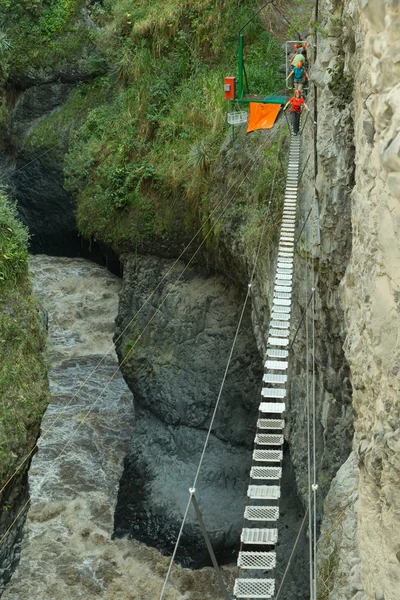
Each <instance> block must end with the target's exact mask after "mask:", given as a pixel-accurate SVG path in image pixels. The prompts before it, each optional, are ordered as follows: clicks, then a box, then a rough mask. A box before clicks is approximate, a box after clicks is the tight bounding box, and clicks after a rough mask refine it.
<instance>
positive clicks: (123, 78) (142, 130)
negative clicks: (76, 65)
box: [0, 0, 284, 251]
mask: <svg viewBox="0 0 400 600" xmlns="http://www.w3.org/2000/svg"><path fill="white" fill-rule="evenodd" d="M13 6H14V8H13ZM18 6H19V8H17V5H12V4H11V3H10V2H8V0H0V9H1V7H2V10H3V12H6V13H7V14H8V15H9V16H10V21H9V26H8V29H7V32H8V34H9V36H10V39H11V42H12V44H14V48H15V50H16V51H18V52H17V53H21V51H22V55H23V56H24V59H23V61H24V62H23V63H22V62H21V63H19V64H17V63H16V62H15V60H16V59H15V57H13V59H12V60H11V59H10V60H11V63H10V64H11V66H10V68H11V69H14V71H15V70H16V71H18V72H19V73H23V72H24V69H25V70H26V69H27V68H29V69H30V68H31V67H32V66H37V65H46V64H47V66H48V67H49V68H52V65H53V68H54V60H49V57H48V51H49V49H51V48H53V49H55V46H57V48H58V41H59V40H60V39H69V38H70V37H71V36H72V37H74V34H76V35H77V36H78V37H79V35H80V33H79V32H80V31H81V27H82V26H83V23H85V22H86V23H87V31H86V33H85V36H86V37H87V38H88V39H90V44H91V45H90V47H89V46H88V47H87V48H90V49H89V50H87V51H86V54H87V56H86V59H85V60H87V61H89V62H90V60H91V52H93V56H94V57H99V56H100V57H101V59H102V60H103V61H104V63H105V64H106V65H107V72H106V74H105V75H103V76H101V77H96V78H95V79H94V80H92V81H91V82H89V83H83V82H82V83H80V84H79V85H78V86H77V87H76V88H75V89H74V90H73V92H72V93H71V95H70V97H69V99H68V100H67V102H66V103H65V105H64V106H63V107H62V108H61V109H60V110H57V111H54V112H53V113H52V114H51V115H49V116H48V117H46V118H45V119H42V120H41V121H40V122H39V123H38V124H37V126H36V127H35V128H33V129H32V131H31V132H30V135H29V137H28V139H27V140H26V142H25V143H26V144H27V145H29V146H31V147H46V148H48V147H51V146H53V145H54V144H56V143H57V142H58V140H59V139H62V140H65V141H66V142H67V141H68V143H69V148H70V150H69V153H68V154H67V156H66V160H65V176H66V186H67V187H68V189H69V190H71V191H72V192H73V193H74V194H75V195H76V197H77V218H78V225H79V228H80V231H81V232H82V233H83V234H84V235H85V236H86V237H88V238H95V239H96V238H97V239H101V240H103V241H105V242H107V243H108V244H110V245H111V246H113V247H114V248H115V249H116V250H117V251H121V249H126V248H127V247H132V246H134V245H135V244H138V243H139V244H140V243H141V242H143V241H144V240H146V239H147V238H157V237H159V236H165V237H168V236H170V235H171V233H173V235H174V236H175V237H176V239H178V238H180V239H184V238H185V236H187V235H188V233H189V232H190V231H192V230H193V228H194V227H196V226H198V224H199V223H200V222H201V221H202V220H204V216H205V215H204V209H206V208H207V204H208V200H207V198H208V197H209V196H210V195H211V193H212V189H211V188H212V186H213V185H214V184H213V175H212V173H213V165H214V164H215V162H216V160H217V158H218V156H219V154H220V149H221V143H222V141H223V139H224V137H225V136H226V134H227V131H228V126H227V124H226V114H227V112H228V110H229V109H230V107H229V105H228V103H227V102H225V100H224V94H223V80H224V76H225V75H227V74H232V73H235V71H236V68H237V67H236V61H237V33H238V29H239V28H240V26H241V25H242V24H243V23H245V22H246V21H248V19H249V18H250V17H251V16H252V15H253V14H254V10H255V5H254V2H253V1H252V0H245V1H243V2H240V3H238V2H236V1H235V0H154V1H153V2H152V3H149V2H148V1H147V0H103V1H102V2H92V1H90V2H89V0H86V1H85V0H43V1H41V2H36V1H35V0H25V2H22V1H21V2H20V3H19V4H18ZM21 7H23V8H21ZM82 11H83V12H82ZM0 13H1V10H0ZM83 14H86V16H87V17H88V18H87V19H86V21H85V19H83V18H82V15H83ZM17 17H18V19H19V21H20V30H18V28H16V26H15V24H16V23H17ZM26 29H29V30H30V33H29V36H31V37H29V36H28V37H27V38H26V37H25V35H24V31H25V30H26ZM78 33H79V35H78ZM26 44H28V45H30V47H31V48H30V49H29V48H28V47H26V48H25V45H26ZM32 48H34V50H33V54H32ZM63 48H64V46H63V45H62V44H61V45H60V50H57V51H56V53H57V52H59V54H60V56H59V58H60V61H61V63H62V62H63V61H64V63H65V62H67V63H68V61H71V60H72V62H74V61H75V62H76V60H78V61H79V60H80V54H82V47H80V46H79V47H78V46H77V47H76V49H75V50H74V52H73V53H72V54H70V52H69V50H68V51H66V50H65V49H63ZM25 50H26V52H25ZM13 54H14V53H13ZM245 57H246V68H247V74H248V79H249V82H250V87H251V92H252V93H258V92H262V93H265V94H267V93H270V92H276V91H279V90H280V89H281V88H282V87H283V85H284V73H282V72H281V71H280V67H281V66H282V64H283V58H284V57H283V51H282V50H281V48H280V46H279V44H278V43H277V42H276V41H275V40H274V39H273V38H272V37H271V36H270V34H269V33H268V32H267V31H265V29H264V28H263V26H262V23H261V21H260V19H259V18H258V17H257V18H256V19H255V20H254V21H253V22H252V23H251V24H250V25H249V26H248V27H247V28H246V30H245ZM13 61H14V62H13ZM47 61H48V62H47ZM60 61H59V62H60ZM249 217H250V215H249Z"/></svg>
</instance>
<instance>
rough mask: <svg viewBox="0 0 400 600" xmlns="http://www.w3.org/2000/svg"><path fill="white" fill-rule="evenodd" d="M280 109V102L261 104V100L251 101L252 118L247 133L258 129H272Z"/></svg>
mask: <svg viewBox="0 0 400 600" xmlns="http://www.w3.org/2000/svg"><path fill="white" fill-rule="evenodd" d="M280 109H281V105H280V104H260V103H259V102H250V118H249V126H248V128H247V133H250V131H256V130H257V129H271V127H273V125H274V123H275V121H276V118H277V116H278V113H279V111H280Z"/></svg>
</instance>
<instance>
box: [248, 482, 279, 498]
mask: <svg viewBox="0 0 400 600" xmlns="http://www.w3.org/2000/svg"><path fill="white" fill-rule="evenodd" d="M247 496H248V497H249V498H251V499H252V500H255V499H257V498H264V499H265V500H278V499H279V498H280V497H281V488H280V486H279V485H249V487H248V488H247Z"/></svg>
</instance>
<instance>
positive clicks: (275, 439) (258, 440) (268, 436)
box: [254, 433, 283, 446]
mask: <svg viewBox="0 0 400 600" xmlns="http://www.w3.org/2000/svg"><path fill="white" fill-rule="evenodd" d="M254 443H255V444H257V445H258V446H279V445H280V444H283V435H282V434H279V433H257V434H256V437H255V438H254Z"/></svg>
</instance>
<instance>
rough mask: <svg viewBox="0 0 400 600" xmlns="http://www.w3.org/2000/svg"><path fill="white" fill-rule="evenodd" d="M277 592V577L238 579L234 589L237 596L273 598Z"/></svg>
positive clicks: (235, 596) (234, 594)
mask: <svg viewBox="0 0 400 600" xmlns="http://www.w3.org/2000/svg"><path fill="white" fill-rule="evenodd" d="M274 593H275V579H236V580H235V587H234V590H233V596H234V599H236V598H247V599H250V598H251V599H252V598H272V597H273V595H274Z"/></svg>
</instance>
